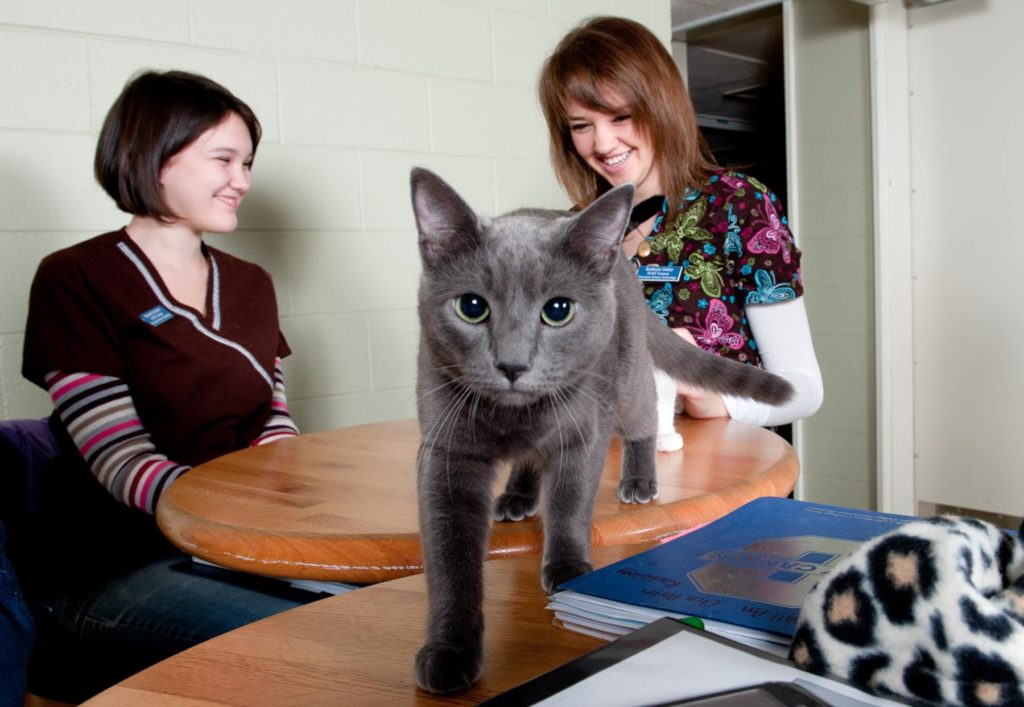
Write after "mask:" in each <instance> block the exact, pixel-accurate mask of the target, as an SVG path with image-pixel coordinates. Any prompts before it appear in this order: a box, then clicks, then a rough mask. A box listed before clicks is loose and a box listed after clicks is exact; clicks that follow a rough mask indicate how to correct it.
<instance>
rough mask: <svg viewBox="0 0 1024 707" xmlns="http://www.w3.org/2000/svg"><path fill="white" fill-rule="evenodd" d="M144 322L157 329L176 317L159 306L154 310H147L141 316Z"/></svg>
mask: <svg viewBox="0 0 1024 707" xmlns="http://www.w3.org/2000/svg"><path fill="white" fill-rule="evenodd" d="M139 318H140V319H142V321H144V322H146V324H149V325H150V326H153V327H157V326H160V325H161V324H163V323H164V322H166V321H167V320H168V319H173V318H174V315H173V314H171V313H170V312H168V311H167V310H166V309H164V307H162V306H161V305H159V304H158V305H157V306H155V307H153V308H152V309H147V310H146V311H145V312H143V313H142V314H140V315H139Z"/></svg>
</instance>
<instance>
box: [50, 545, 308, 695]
mask: <svg viewBox="0 0 1024 707" xmlns="http://www.w3.org/2000/svg"><path fill="white" fill-rule="evenodd" d="M190 567H191V563H190V561H189V560H188V559H187V558H185V557H175V558H172V559H167V560H161V561H158V562H154V563H152V564H150V565H146V566H144V567H142V568H140V569H137V570H135V571H133V572H130V573H128V574H125V575H123V576H120V577H116V578H114V579H112V580H109V581H107V582H105V583H103V584H102V585H100V586H99V587H97V588H95V589H93V590H91V591H89V592H88V593H86V594H85V595H84V596H72V597H62V598H60V599H58V600H57V602H56V603H55V604H54V606H53V618H54V621H55V623H56V624H57V625H59V626H61V627H62V629H63V630H64V631H66V632H68V633H70V634H71V636H72V637H73V638H74V639H75V641H76V643H77V644H78V646H79V648H80V650H81V651H82V652H83V653H84V654H86V655H88V656H89V658H90V660H89V662H90V664H91V666H92V669H93V671H94V673H95V674H94V677H95V681H94V682H93V688H94V689H96V690H100V689H104V688H106V687H108V686H110V685H113V684H115V683H117V682H119V681H120V680H123V679H124V678H126V677H128V676H129V675H131V674H133V673H135V672H138V671H139V670H141V669H143V668H145V667H148V666H150V665H152V664H154V663H156V662H159V661H160V660H163V659H164V658H167V657H169V656H171V655H174V654H175V653H178V652H180V651H182V650H185V649H186V648H190V647H191V646H194V645H196V644H198V643H201V642H203V641H205V640H207V639H210V638H213V637H214V636H218V635H220V634H222V633H225V632H227V631H231V630H232V629H236V628H239V627H240V626H244V625H246V624H248V623H252V622H253V621H256V620H258V619H262V618H265V617H267V616H271V615H273V614H276V613H278V612H281V611H285V610H286V609H291V608H293V607H296V606H299V605H301V604H304V603H308V601H310V600H311V599H312V598H313V596H314V595H307V596H306V598H304V599H300V598H296V596H295V595H297V594H298V593H297V592H294V591H292V590H288V589H286V587H287V585H283V584H282V583H279V582H275V581H273V580H261V579H259V578H252V577H251V576H249V575H241V574H234V575H233V577H232V575H226V576H227V577H228V581H222V580H221V579H218V578H214V577H210V576H205V575H203V574H197V573H195V572H193V571H190ZM232 579H237V580H238V581H240V582H242V583H243V584H248V585H253V584H256V585H259V584H260V583H261V582H262V583H263V586H242V585H240V584H237V583H235V582H234V581H232ZM278 588H280V589H281V592H278V591H277V590H278ZM279 594H281V595H279ZM289 594H291V596H289Z"/></svg>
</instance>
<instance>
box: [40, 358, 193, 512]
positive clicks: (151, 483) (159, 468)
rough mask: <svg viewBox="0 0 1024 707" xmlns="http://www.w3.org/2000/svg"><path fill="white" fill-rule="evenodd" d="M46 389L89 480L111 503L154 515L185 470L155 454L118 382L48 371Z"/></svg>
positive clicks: (134, 410)
mask: <svg viewBox="0 0 1024 707" xmlns="http://www.w3.org/2000/svg"><path fill="white" fill-rule="evenodd" d="M45 380H46V389H47V391H48V392H49V393H50V398H51V399H52V400H53V405H54V407H55V408H56V409H57V414H58V415H60V419H61V421H62V422H63V423H64V427H65V428H66V429H67V431H68V434H69V435H71V439H72V440H73V441H74V443H75V446H77V447H78V451H79V452H80V453H81V454H82V458H83V459H85V462H86V464H88V465H89V469H90V470H91V471H92V473H93V475H94V476H95V477H96V478H97V479H98V480H99V482H100V483H101V484H103V486H104V488H106V489H107V491H109V492H110V493H111V495H113V496H114V498H116V499H117V500H119V501H121V502H122V503H124V504H125V505H128V506H130V507H132V508H138V509H141V510H143V511H145V512H146V513H150V514H152V513H154V512H155V510H156V502H157V499H159V498H160V494H161V493H162V492H163V490H164V489H165V488H167V487H168V486H169V485H170V484H171V482H172V481H174V480H175V479H176V478H178V477H179V476H181V475H182V474H184V473H185V472H186V471H188V470H189V469H191V467H189V466H185V465H183V464H178V463H176V462H173V461H171V460H170V459H168V458H167V457H166V456H164V455H163V454H159V453H157V451H156V447H155V446H153V442H152V440H151V439H150V436H149V432H147V431H146V429H145V428H144V427H143V426H142V422H141V420H139V414H138V412H137V411H136V409H135V403H134V402H133V401H132V396H131V394H130V393H129V392H128V386H127V385H126V384H125V383H124V381H122V380H121V379H119V378H114V377H113V376H99V375H95V374H92V373H62V372H59V371H53V372H51V373H48V374H47V375H46V377H45Z"/></svg>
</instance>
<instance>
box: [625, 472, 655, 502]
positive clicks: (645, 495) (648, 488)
mask: <svg viewBox="0 0 1024 707" xmlns="http://www.w3.org/2000/svg"><path fill="white" fill-rule="evenodd" d="M618 494H619V500H620V501H622V502H623V503H650V502H651V500H653V499H655V498H657V497H658V482H657V480H655V479H644V478H640V477H630V478H628V479H621V480H620V481H619V490H618Z"/></svg>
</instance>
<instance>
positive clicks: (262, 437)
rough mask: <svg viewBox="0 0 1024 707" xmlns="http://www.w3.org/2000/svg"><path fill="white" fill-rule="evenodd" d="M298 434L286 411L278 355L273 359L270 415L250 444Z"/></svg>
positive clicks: (297, 429)
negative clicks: (272, 393)
mask: <svg viewBox="0 0 1024 707" xmlns="http://www.w3.org/2000/svg"><path fill="white" fill-rule="evenodd" d="M298 434H299V428H298V427H296V426H295V421H294V420H292V416H291V413H289V412H288V397H287V396H286V395H285V392H284V366H283V365H282V363H281V358H280V357H278V358H275V359H274V398H273V400H272V401H271V403H270V417H268V418H267V422H266V424H264V425H263V431H262V432H260V434H259V436H258V437H257V438H256V439H254V440H253V441H252V444H251V445H250V446H252V447H255V446H257V445H260V444H268V443H270V442H276V441H277V440H279V439H284V438H285V437H295V436H297V435H298Z"/></svg>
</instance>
